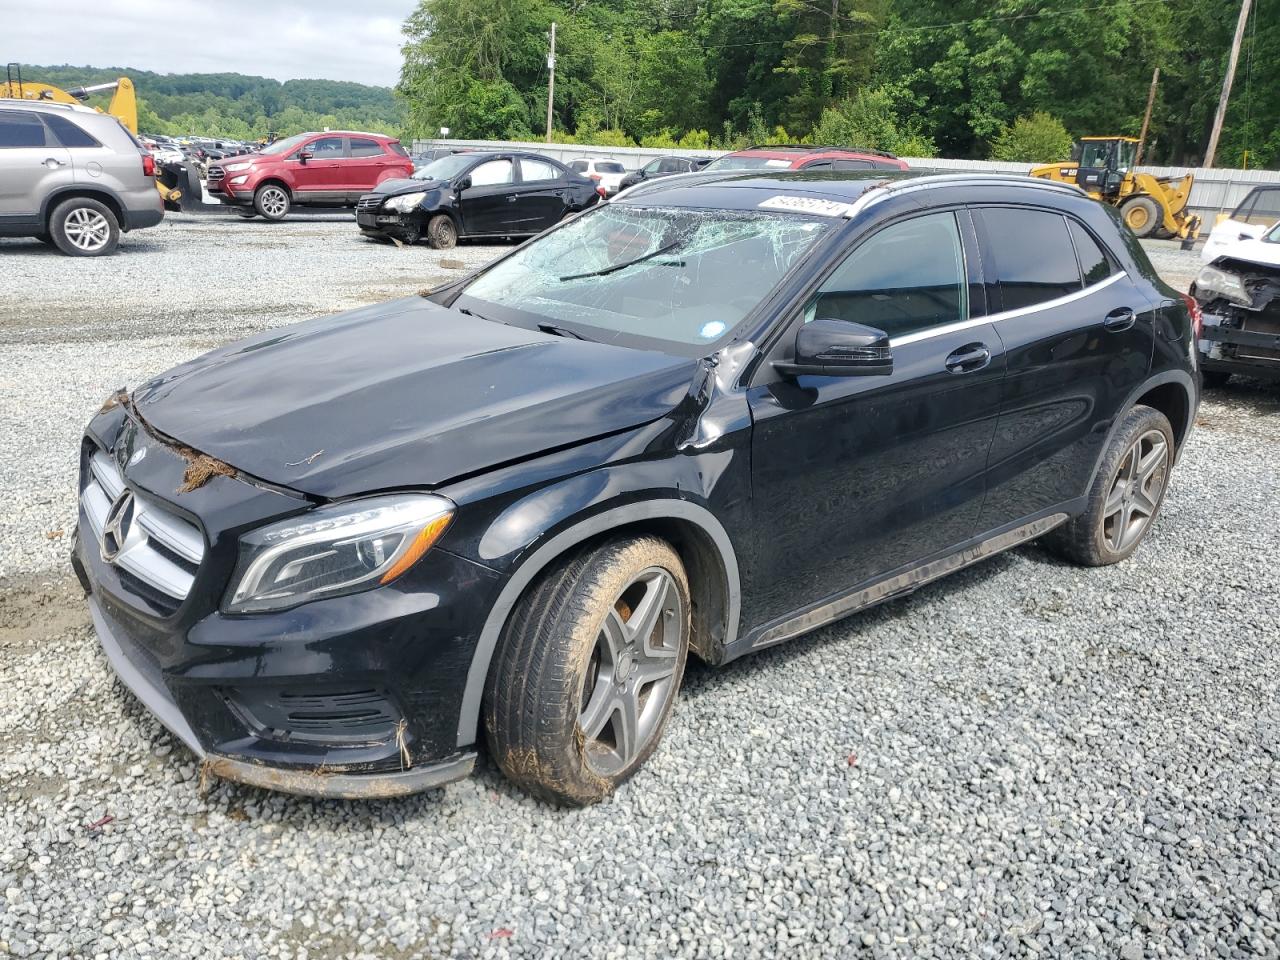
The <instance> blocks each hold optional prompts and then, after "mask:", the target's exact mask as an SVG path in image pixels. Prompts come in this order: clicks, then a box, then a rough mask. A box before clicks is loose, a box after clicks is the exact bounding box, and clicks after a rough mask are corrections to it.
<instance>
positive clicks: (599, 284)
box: [72, 158, 1198, 821]
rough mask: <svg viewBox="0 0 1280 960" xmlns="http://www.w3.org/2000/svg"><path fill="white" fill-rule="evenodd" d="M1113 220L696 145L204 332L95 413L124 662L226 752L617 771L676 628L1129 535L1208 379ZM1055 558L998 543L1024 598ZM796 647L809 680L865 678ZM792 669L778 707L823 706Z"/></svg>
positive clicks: (841, 598)
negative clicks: (512, 221) (522, 239)
mask: <svg viewBox="0 0 1280 960" xmlns="http://www.w3.org/2000/svg"><path fill="white" fill-rule="evenodd" d="M511 160H512V163H513V166H517V165H521V164H523V163H525V162H526V161H525V159H524V158H518V159H517V158H511ZM441 162H443V161H441ZM482 162H484V163H490V162H492V161H491V160H485V161H482ZM517 172H518V171H517ZM460 175H461V174H460ZM472 177H473V178H474V173H472ZM464 180H465V177H464ZM516 183H517V184H518V183H519V177H518V176H517V178H516ZM450 189H452V188H450ZM463 192H464V193H465V192H466V190H465V188H463ZM467 202H468V201H467V200H466V199H464V200H463V207H464V210H465V205H466V203H467ZM1124 231H1125V228H1124V226H1123V224H1122V223H1121V221H1120V219H1119V217H1118V216H1117V215H1116V213H1115V211H1114V210H1113V209H1112V208H1110V207H1107V206H1104V205H1103V204H1099V203H1095V202H1094V201H1092V200H1090V199H1089V198H1088V197H1086V196H1085V195H1084V194H1082V193H1081V192H1080V191H1078V190H1076V189H1075V188H1074V187H1069V186H1066V185H1064V184H1057V183H1051V182H1050V181H1048V180H1036V179H1033V178H1031V177H991V176H983V177H977V176H964V175H961V176H937V177H920V176H914V177H913V176H911V175H909V174H907V175H896V174H892V173H890V174H886V173H885V172H884V171H875V170H867V171H864V172H861V173H857V172H853V173H835V174H828V175H825V176H823V177H822V178H813V176H812V175H811V174H806V173H787V172H785V171H784V172H773V171H767V170H766V171H763V172H759V173H756V172H745V173H744V172H743V171H724V172H717V171H710V172H708V173H706V174H700V175H699V176H697V177H668V178H667V179H665V180H661V181H658V182H656V183H649V184H642V185H640V186H638V187H636V188H635V189H633V190H632V191H631V192H630V193H629V194H627V195H626V196H623V197H621V198H619V199H615V200H614V201H612V202H610V203H607V204H602V205H600V206H597V207H596V208H595V209H592V210H589V211H587V212H586V213H584V214H582V215H580V216H576V217H573V218H572V219H571V220H570V221H569V222H567V223H564V224H558V225H556V226H555V227H553V228H551V229H550V230H548V231H546V233H544V234H542V235H541V236H539V237H538V238H537V239H535V240H533V241H531V242H530V243H527V244H523V245H522V246H520V247H518V248H516V249H514V250H511V251H509V252H508V253H507V254H506V256H503V257H500V258H499V259H497V260H496V261H494V262H493V263H491V264H489V265H488V266H486V267H485V268H483V269H482V270H480V271H479V272H477V273H475V274H472V275H469V276H466V277H464V278H461V279H459V280H458V281H456V282H454V283H452V284H449V285H447V286H444V287H441V288H439V289H436V290H433V291H431V292H429V293H428V294H427V295H426V296H425V297H424V296H411V297H405V298H403V299H399V300H392V301H390V302H387V303H381V304H373V305H370V306H366V307H362V308H361V309H359V310H355V311H352V312H349V313H345V314H339V315H337V316H334V317H327V318H323V319H320V320H315V321H312V322H309V323H298V324H292V325H290V326H287V327H283V328H281V329H278V330H271V331H264V332H262V333H259V334H257V335H256V336H254V337H253V338H251V339H249V340H245V341H242V342H240V343H236V344H230V345H227V346H224V347H221V348H220V349H218V350H216V351H214V352H213V353H210V354H206V355H205V356H203V357H197V358H195V359H192V360H190V361H188V362H186V363H184V364H183V365H182V366H180V367H177V368H175V369H173V370H170V371H168V372H167V373H164V374H161V375H160V376H158V377H156V378H154V379H152V380H150V381H147V382H145V383H143V384H142V385H140V386H139V387H137V389H135V390H134V391H133V392H132V393H124V392H122V393H120V394H118V395H116V396H114V397H113V398H111V401H110V402H108V403H107V404H106V405H105V406H103V408H102V409H101V410H100V411H99V412H97V413H96V414H95V415H94V417H93V419H92V420H91V421H90V423H89V425H88V429H87V432H86V434H85V437H84V440H83V443H82V444H81V447H80V511H79V522H78V527H77V530H78V532H77V535H76V540H75V547H74V559H73V563H74V565H75V567H76V570H77V572H78V574H79V576H80V579H81V582H82V584H83V586H84V589H85V593H86V594H87V596H88V605H89V610H90V612H91V615H92V618H93V623H94V628H95V630H96V632H97V635H98V638H99V640H100V642H101V644H102V647H103V650H104V652H105V654H106V658H107V660H108V661H109V662H110V663H111V665H112V667H113V668H114V669H115V670H116V672H117V673H118V674H119V676H120V678H121V679H122V680H123V682H124V683H125V684H126V685H127V686H129V687H130V688H131V689H132V690H133V691H134V692H135V693H136V694H137V695H138V697H139V698H140V699H141V700H142V702H143V703H144V704H145V705H146V706H147V707H148V708H150V709H151V710H152V711H153V712H154V713H155V714H156V715H157V717H158V718H159V719H160V720H161V721H162V722H163V723H164V724H165V725H167V726H168V728H169V729H170V730H171V731H173V733H174V734H175V735H176V736H177V737H178V738H179V739H180V740H182V741H183V742H184V743H185V744H186V745H187V746H188V747H189V748H190V749H191V751H192V752H193V754H194V755H195V758H196V759H197V760H199V761H200V763H201V764H202V766H201V769H202V771H203V772H204V773H207V774H210V775H212V776H219V777H226V778H230V779H233V780H241V781H244V782H246V783H250V784H256V785H259V786H265V787H271V788H275V789H282V790H291V791H295V792H299V793H310V794H318V795H322V796H332V797H375V796H395V795H399V794H403V793H409V792H412V791H415V790H424V789H427V788H429V787H435V786H438V785H440V784H442V783H445V782H447V781H449V780H454V779H457V778H459V777H462V776H465V775H466V774H467V773H468V772H470V771H471V769H472V768H473V766H474V765H475V763H476V759H477V754H478V751H479V750H480V749H481V743H482V742H487V745H488V755H489V758H490V760H491V761H492V763H493V764H494V765H495V766H497V767H498V768H500V769H501V770H502V771H503V772H504V773H506V774H507V775H508V776H509V777H511V778H512V779H513V780H514V781H515V782H517V783H519V784H522V785H523V786H525V787H526V788H527V789H529V790H530V791H531V792H533V793H534V794H536V795H538V796H541V797H546V798H550V799H553V800H556V801H559V802H565V803H589V802H591V801H595V800H599V799H601V798H603V797H604V796H606V795H607V794H608V793H609V792H610V791H612V790H613V789H614V788H615V787H617V786H618V785H619V784H621V783H622V782H623V781H625V780H626V779H627V778H628V777H630V776H631V775H632V774H634V773H635V772H636V771H637V770H638V769H640V767H641V766H642V765H643V764H644V763H645V760H646V759H647V758H648V757H649V756H650V755H651V754H652V753H653V752H654V750H655V749H658V747H659V742H660V740H661V739H662V732H663V729H664V726H665V724H666V722H667V719H668V717H669V716H670V715H671V713H672V710H673V709H676V708H677V707H678V706H684V707H687V706H689V705H690V704H688V703H687V702H686V703H683V704H681V698H680V697H679V695H678V694H679V690H680V683H681V678H682V677H683V674H684V670H685V664H686V662H687V661H688V659H689V658H691V657H695V656H696V657H698V658H699V659H701V660H703V661H706V662H707V663H709V664H713V665H719V664H724V663H728V662H729V661H731V660H735V659H737V658H738V657H741V656H744V655H746V654H749V653H752V652H754V651H758V650H761V649H765V648H768V647H771V646H773V645H775V644H778V643H782V642H783V641H786V640H789V639H791V638H792V637H797V636H800V635H801V634H805V633H808V632H810V631H813V630H815V629H817V628H818V627H821V626H823V625H825V624H828V623H830V622H832V621H834V620H836V619H838V618H840V617H844V616H847V615H849V614H851V613H854V612H855V611H858V610H862V609H865V608H867V607H870V606H872V605H874V604H877V603H880V602H882V601H885V600H890V599H892V598H895V597H899V596H902V595H904V594H907V593H910V592H911V591H913V590H915V589H916V588H917V587H920V586H923V585H924V584H926V583H929V582H930V581H932V580H935V579H936V578H938V577H940V576H942V575H944V574H947V573H950V572H952V571H955V570H959V569H960V568H962V567H965V566H968V565H969V564H972V563H975V562H977V561H979V560H982V559H984V558H986V557H990V556H992V555H993V554H995V553H997V552H999V551H1001V550H1007V549H1009V548H1011V547H1014V546H1016V545H1018V544H1020V543H1025V542H1028V541H1030V540H1033V539H1036V538H1038V537H1042V536H1044V537H1045V544H1046V546H1048V547H1051V548H1052V549H1053V550H1055V551H1056V552H1058V553H1059V554H1061V555H1062V556H1064V557H1066V558H1068V559H1071V560H1073V561H1075V562H1077V563H1081V564H1085V565H1089V566H1099V565H1103V564H1111V563H1117V562H1119V561H1121V560H1124V559H1125V558H1127V557H1129V556H1130V555H1131V554H1133V553H1134V551H1135V550H1139V549H1140V546H1139V545H1140V544H1141V543H1142V541H1143V538H1144V537H1145V536H1146V534H1147V533H1148V532H1149V531H1150V530H1151V529H1152V528H1153V525H1154V524H1155V523H1156V519H1157V516H1158V514H1159V511H1160V505H1161V501H1162V499H1163V497H1164V492H1165V489H1166V487H1167V485H1168V481H1169V477H1170V474H1171V471H1172V470H1173V468H1174V463H1175V460H1176V457H1177V455H1178V453H1180V452H1181V450H1182V448H1183V445H1184V443H1185V441H1186V439H1187V436H1188V433H1189V432H1190V430H1191V428H1192V424H1194V423H1195V419H1196V405H1197V402H1198V388H1197V385H1196V383H1195V380H1194V375H1195V372H1196V369H1195V362H1194V358H1193V356H1192V355H1191V353H1190V352H1189V350H1188V346H1189V344H1190V343H1191V342H1192V336H1193V335H1192V332H1191V327H1192V319H1191V314H1190V312H1189V309H1188V305H1187V303H1186V301H1185V299H1184V298H1182V297H1180V296H1179V294H1178V293H1177V292H1176V291H1175V290H1173V289H1172V288H1170V287H1169V286H1168V285H1167V284H1165V283H1164V282H1163V281H1161V280H1160V278H1159V277H1158V276H1157V275H1156V274H1155V272H1154V270H1153V269H1152V267H1151V264H1150V262H1149V261H1148V260H1147V258H1146V256H1145V255H1144V254H1143V253H1142V251H1141V249H1140V248H1139V247H1138V246H1137V245H1136V244H1134V243H1133V242H1132V238H1131V237H1129V236H1128V234H1127V232H1124ZM979 251H981V252H982V255H981V256H979V255H978V253H979ZM1145 559H1146V558H1139V562H1143V561H1144V560H1145ZM1032 566H1034V565H1033V564H1029V563H1025V562H1024V563H1021V564H1014V565H1011V566H1010V567H1009V568H1007V570H1006V571H1005V572H1003V573H1002V574H1001V575H1002V576H1009V577H1016V576H1017V574H1018V572H1019V569H1020V568H1021V569H1023V570H1024V572H1029V573H1031V574H1032V576H1033V577H1034V578H1036V579H1030V580H1028V581H1026V583H1025V585H1024V589H1025V590H1027V591H1028V592H1029V593H1034V591H1036V590H1037V589H1041V583H1042V582H1043V580H1044V579H1046V578H1045V576H1044V575H1042V574H1037V573H1036V572H1035V571H1026V570H1025V568H1027V567H1032ZM1071 576H1073V575H1072V574H1070V573H1068V572H1066V571H1056V570H1055V571H1054V578H1055V579H1060V580H1063V581H1066V580H1068V579H1069V578H1070V577H1071ZM958 593H959V591H957V596H958ZM933 602H934V603H939V602H943V601H940V600H939V597H938V595H937V594H935V595H934V598H933ZM1171 610H1173V611H1174V612H1176V608H1172V607H1171ZM988 612H989V613H990V614H991V616H992V617H999V616H1001V611H999V610H991V611H988ZM980 617H981V614H978V615H976V618H975V622H976V619H980ZM862 629H863V632H864V634H868V635H869V634H873V633H874V632H875V629H876V621H871V622H869V623H867V624H864V626H863V628H862ZM979 629H980V625H979ZM1099 630H1100V631H1103V632H1104V633H1105V630H1106V627H1105V624H1100V625H1099ZM830 638H831V635H830V634H829V635H828V639H830ZM868 642H870V641H868ZM814 649H815V648H814V647H813V646H812V645H811V646H809V647H806V648H805V649H802V650H801V651H799V653H798V656H797V657H795V658H794V659H793V661H792V663H794V662H796V661H803V660H804V659H805V657H806V656H807V655H808V654H810V653H812V652H814ZM80 663H81V665H80V666H79V667H72V669H82V668H84V667H85V666H88V667H91V668H94V669H96V667H97V663H98V661H96V660H90V659H89V658H81V661H80ZM779 665H780V664H779V661H777V660H774V661H772V662H771V663H770V664H767V665H764V666H763V668H762V669H765V670H768V669H771V668H776V667H778V666H779ZM813 666H814V669H815V674H814V680H813V684H812V689H813V690H815V691H818V693H817V694H815V695H821V691H822V690H823V689H825V688H826V687H832V688H835V687H839V689H840V690H841V691H842V692H844V690H845V687H856V684H857V682H858V678H856V677H849V678H846V677H835V676H830V675H827V674H824V673H822V672H821V671H822V664H821V663H814V664H813ZM791 672H792V673H794V672H795V671H791ZM779 682H791V681H790V680H789V679H788V678H784V677H779ZM824 685H825V686H824ZM807 693H808V691H806V695H807ZM852 695H853V696H857V691H856V689H855V690H854V693H853V694H852ZM796 702H797V715H796V716H795V717H793V718H792V719H793V720H794V721H795V726H794V727H793V728H790V732H789V734H788V735H791V736H795V737H796V738H798V740H806V741H807V740H812V739H814V738H815V737H817V736H819V735H822V734H823V731H817V730H814V729H812V727H811V725H810V724H809V722H808V720H807V719H806V717H805V715H804V713H803V709H802V705H803V700H802V698H801V697H797V701H796ZM698 720H699V718H698V717H697V716H695V717H694V718H693V720H688V719H686V720H685V721H684V723H683V724H682V725H681V727H680V730H679V734H678V736H677V740H678V741H679V742H682V743H683V742H687V741H688V739H689V738H690V737H696V736H697V735H698V731H697V729H696V724H697V722H698ZM783 721H785V718H783V720H782V721H779V725H778V729H780V730H784V729H786V727H785V724H784V722H783ZM104 722H105V723H108V724H112V723H115V722H116V718H114V717H113V718H107V719H106V720H105V721H104ZM755 722H756V710H755V705H753V704H750V703H748V704H744V705H742V707H741V708H740V709H738V710H736V711H735V712H734V713H733V714H731V715H728V716H726V717H725V718H724V723H725V725H731V724H735V723H738V724H741V731H740V733H741V737H742V738H744V739H743V742H744V743H745V742H747V741H748V740H749V739H750V737H751V736H753V734H751V733H750V732H748V728H749V727H750V726H751V725H752V724H753V723H755ZM727 728H728V727H727V726H726V729H727ZM837 733H838V732H837ZM717 736H722V734H720V733H717ZM735 756H736V754H735ZM726 762H737V761H736V760H735V759H734V757H729V758H728V759H727V760H726ZM671 768H672V764H670V763H664V764H661V765H660V766H659V768H658V771H655V772H654V776H657V775H660V772H662V771H666V772H669V771H670V770H671ZM663 814H664V815H667V814H668V812H667V811H663ZM423 820H424V821H425V818H423Z"/></svg>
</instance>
